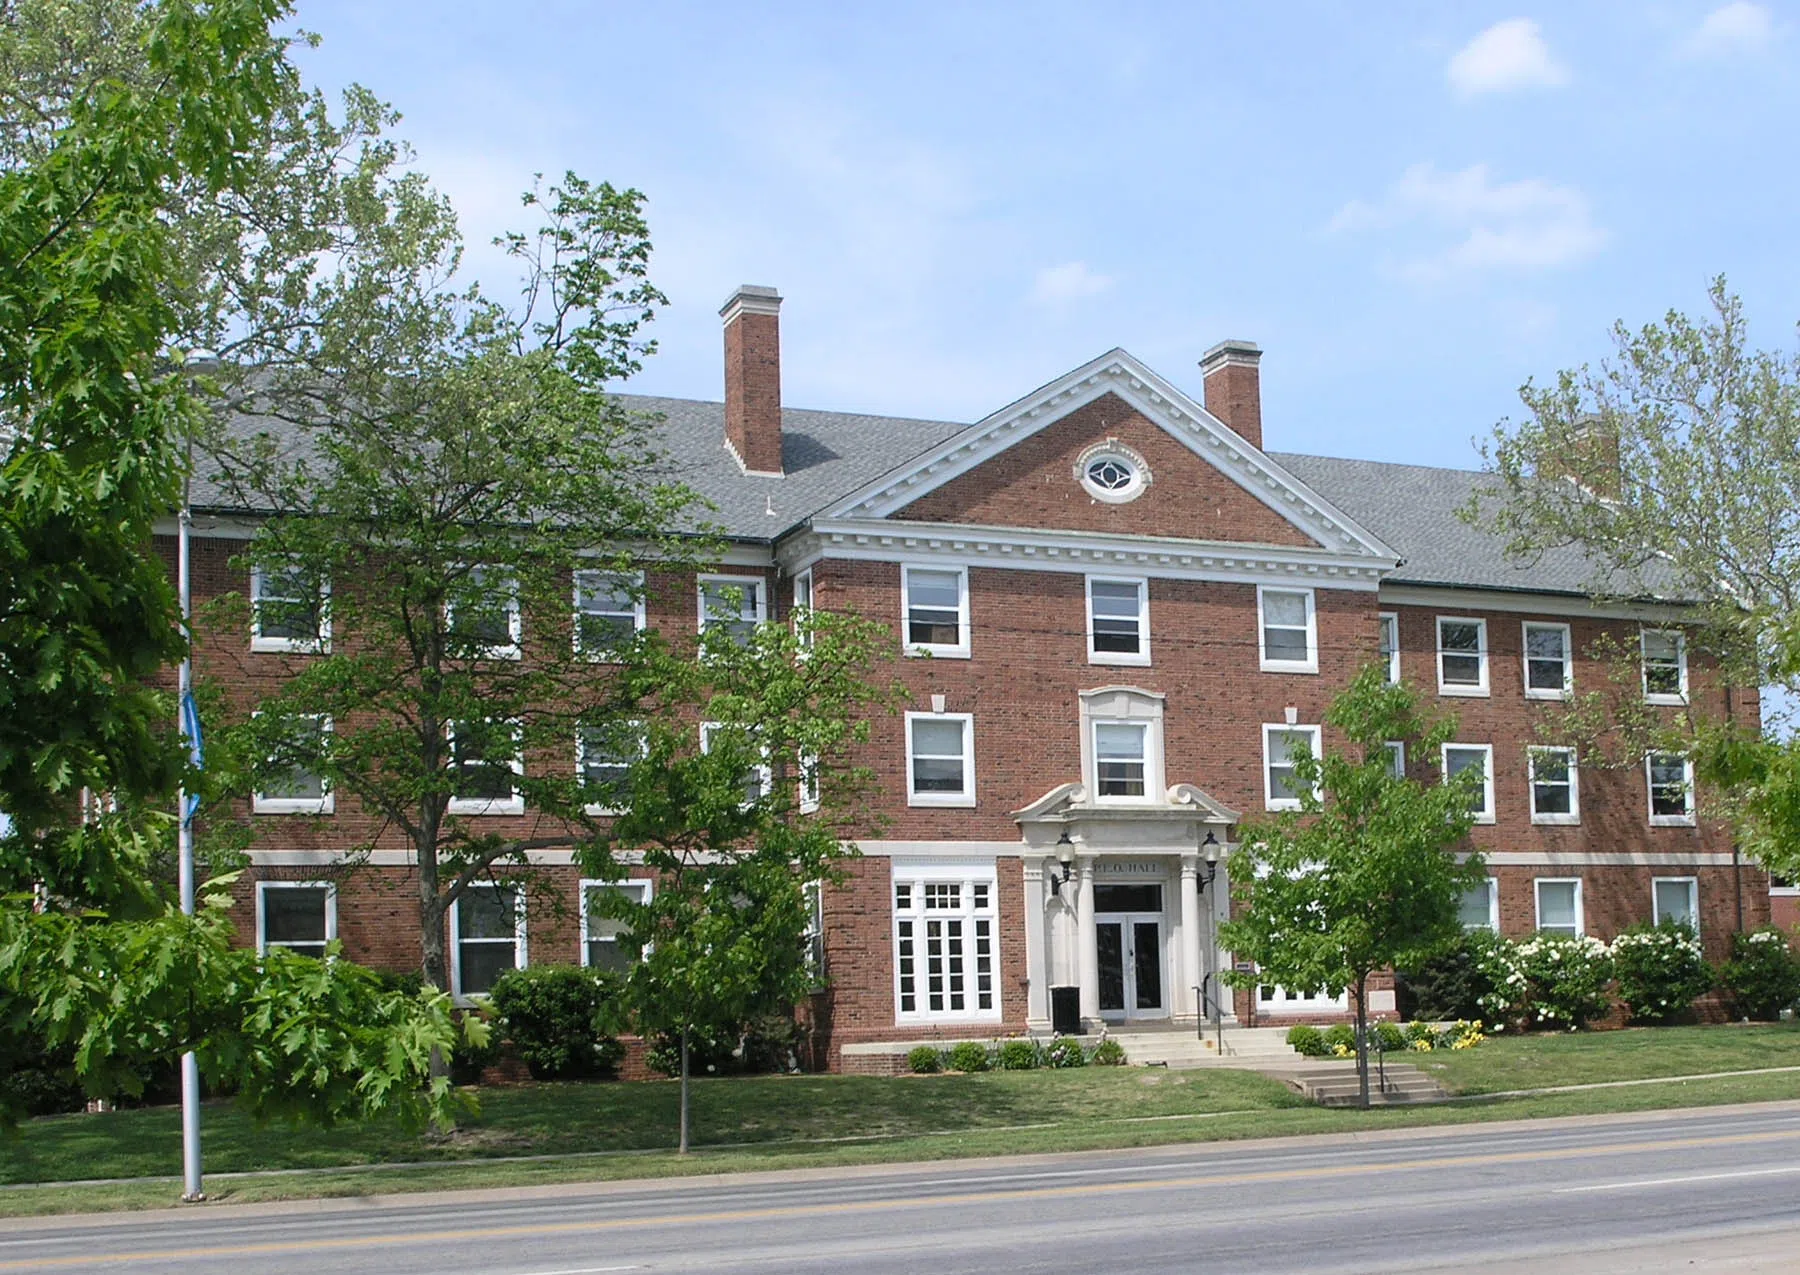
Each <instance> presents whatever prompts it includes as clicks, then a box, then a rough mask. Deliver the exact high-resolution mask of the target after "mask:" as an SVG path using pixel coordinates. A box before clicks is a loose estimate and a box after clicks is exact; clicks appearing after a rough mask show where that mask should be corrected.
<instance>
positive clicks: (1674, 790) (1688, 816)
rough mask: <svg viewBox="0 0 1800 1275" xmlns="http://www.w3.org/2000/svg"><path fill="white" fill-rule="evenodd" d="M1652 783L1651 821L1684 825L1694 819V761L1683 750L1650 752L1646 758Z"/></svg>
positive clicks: (1645, 762)
mask: <svg viewBox="0 0 1800 1275" xmlns="http://www.w3.org/2000/svg"><path fill="white" fill-rule="evenodd" d="M1644 774H1645V778H1646V780H1647V782H1648V784H1649V787H1650V822H1651V824H1652V825H1653V826H1656V827H1683V826H1687V825H1691V824H1692V823H1693V822H1694V763H1693V761H1692V760H1690V759H1689V758H1687V757H1684V756H1682V755H1681V754H1680V753H1651V754H1650V755H1649V756H1647V757H1645V758H1644Z"/></svg>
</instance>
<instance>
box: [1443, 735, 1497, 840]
mask: <svg viewBox="0 0 1800 1275" xmlns="http://www.w3.org/2000/svg"><path fill="white" fill-rule="evenodd" d="M1453 752H1462V753H1480V754H1481V755H1482V761H1481V809H1480V810H1479V811H1477V812H1476V814H1475V822H1476V823H1479V824H1489V823H1493V822H1494V814H1495V811H1494V746H1493V745H1492V744H1463V743H1458V742H1455V741H1452V742H1450V743H1448V744H1443V745H1440V747H1439V751H1438V767H1439V770H1440V773H1441V774H1442V775H1443V777H1444V782H1445V783H1446V784H1447V783H1449V782H1450V754H1451V753H1453Z"/></svg>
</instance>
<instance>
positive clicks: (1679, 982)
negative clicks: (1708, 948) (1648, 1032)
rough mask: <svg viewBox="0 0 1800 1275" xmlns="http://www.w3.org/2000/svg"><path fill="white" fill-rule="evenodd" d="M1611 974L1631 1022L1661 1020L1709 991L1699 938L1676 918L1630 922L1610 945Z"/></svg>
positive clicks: (1683, 1010)
mask: <svg viewBox="0 0 1800 1275" xmlns="http://www.w3.org/2000/svg"><path fill="white" fill-rule="evenodd" d="M1612 963H1613V977H1614V978H1615V979H1616V980H1617V981H1618V991H1619V999H1620V1000H1621V1001H1623V1002H1625V1007H1626V1008H1627V1009H1628V1010H1629V1011H1630V1013H1631V1017H1632V1020H1633V1021H1634V1022H1640V1023H1666V1022H1668V1021H1669V1020H1670V1019H1671V1018H1674V1017H1676V1016H1677V1015H1679V1014H1684V1013H1686V1012H1687V1011H1688V1009H1689V1008H1690V1007H1691V1006H1692V1005H1693V1003H1694V1001H1695V999H1696V998H1698V997H1700V996H1702V995H1704V994H1705V993H1706V992H1708V991H1709V990H1711V988H1712V985H1713V969H1712V966H1710V965H1708V964H1707V963H1706V956H1705V954H1704V953H1703V952H1702V951H1701V948H1700V937H1699V935H1697V934H1695V933H1694V931H1693V930H1692V929H1691V928H1689V927H1688V926H1687V925H1684V924H1683V923H1681V922H1680V921H1673V920H1669V921H1664V922H1663V923H1662V924H1661V925H1654V926H1650V925H1642V926H1635V927H1633V928H1632V929H1629V930H1626V931H1625V932H1624V933H1623V934H1621V935H1619V937H1618V938H1616V939H1614V940H1613V943H1612Z"/></svg>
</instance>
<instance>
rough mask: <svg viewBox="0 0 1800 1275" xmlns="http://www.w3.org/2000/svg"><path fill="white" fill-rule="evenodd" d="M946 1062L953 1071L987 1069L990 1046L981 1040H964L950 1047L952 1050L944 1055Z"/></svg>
mask: <svg viewBox="0 0 1800 1275" xmlns="http://www.w3.org/2000/svg"><path fill="white" fill-rule="evenodd" d="M944 1062H945V1063H946V1064H948V1066H949V1068H950V1070H951V1071H986V1070H987V1069H988V1047H987V1046H986V1045H984V1044H982V1043H981V1042H980V1041H975V1040H965V1041H962V1042H961V1043H960V1044H956V1045H952V1046H951V1047H950V1052H949V1053H947V1054H945V1055H944Z"/></svg>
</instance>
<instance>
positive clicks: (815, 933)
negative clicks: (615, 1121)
mask: <svg viewBox="0 0 1800 1275" xmlns="http://www.w3.org/2000/svg"><path fill="white" fill-rule="evenodd" d="M801 941H802V942H803V943H805V945H806V972H807V973H809V974H811V975H812V977H813V984H814V986H815V987H823V986H824V984H825V883H824V882H823V881H808V882H807V883H806V933H805V934H803V935H802V936H801Z"/></svg>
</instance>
